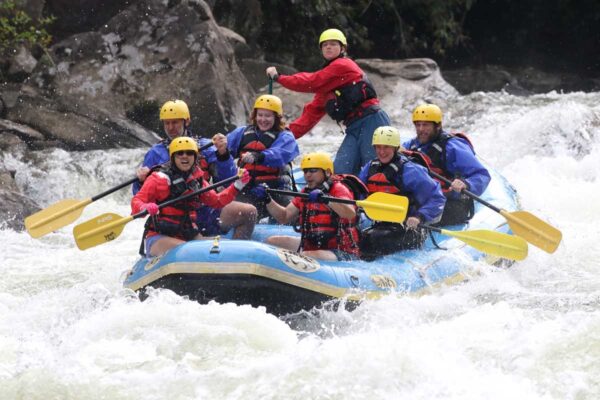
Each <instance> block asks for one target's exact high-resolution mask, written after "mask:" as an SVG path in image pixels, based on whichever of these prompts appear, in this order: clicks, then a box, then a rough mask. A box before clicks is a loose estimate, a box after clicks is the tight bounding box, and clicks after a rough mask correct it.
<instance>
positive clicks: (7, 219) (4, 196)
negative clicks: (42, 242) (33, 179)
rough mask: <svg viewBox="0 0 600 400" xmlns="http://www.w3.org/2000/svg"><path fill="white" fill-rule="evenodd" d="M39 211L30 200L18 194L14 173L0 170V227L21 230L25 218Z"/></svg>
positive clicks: (23, 226) (37, 206)
mask: <svg viewBox="0 0 600 400" xmlns="http://www.w3.org/2000/svg"><path fill="white" fill-rule="evenodd" d="M39 209H40V207H39V205H37V204H36V203H35V202H34V201H33V200H32V199H30V198H29V197H27V196H25V195H23V194H21V193H20V191H19V188H18V187H17V184H16V182H15V181H14V171H13V172H11V171H7V170H0V214H1V215H2V220H1V221H0V227H2V228H10V229H15V230H23V229H24V228H25V225H24V223H23V221H24V219H25V217H27V216H29V215H31V214H33V213H34V212H36V211H37V210H39Z"/></svg>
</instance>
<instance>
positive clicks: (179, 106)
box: [160, 100, 190, 121]
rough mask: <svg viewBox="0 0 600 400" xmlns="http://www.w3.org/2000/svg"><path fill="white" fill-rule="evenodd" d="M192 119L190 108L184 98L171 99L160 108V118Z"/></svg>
mask: <svg viewBox="0 0 600 400" xmlns="http://www.w3.org/2000/svg"><path fill="white" fill-rule="evenodd" d="M164 119H190V110H189V108H188V106H187V104H185V101H183V100H169V101H167V102H166V103H165V104H163V106H162V107H161V108H160V120H161V121H162V120H164Z"/></svg>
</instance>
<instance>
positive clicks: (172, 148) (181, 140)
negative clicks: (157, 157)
mask: <svg viewBox="0 0 600 400" xmlns="http://www.w3.org/2000/svg"><path fill="white" fill-rule="evenodd" d="M184 150H192V151H193V152H194V153H196V155H198V144H197V143H196V141H195V140H194V139H192V138H191V137H187V136H180V137H178V138H175V139H173V141H171V144H170V145H169V157H173V154H175V153H177V152H178V151H184Z"/></svg>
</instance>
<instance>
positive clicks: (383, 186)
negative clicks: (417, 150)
mask: <svg viewBox="0 0 600 400" xmlns="http://www.w3.org/2000/svg"><path fill="white" fill-rule="evenodd" d="M373 147H374V148H375V153H376V154H377V158H376V159H374V160H372V161H370V162H368V163H367V164H365V166H364V167H363V168H362V170H361V171H360V175H359V178H360V179H361V180H362V181H363V182H365V184H366V185H367V188H368V189H369V193H375V192H385V193H392V194H397V195H399V196H406V197H408V199H409V204H410V206H409V209H408V213H407V218H406V221H405V223H404V224H395V223H389V222H375V223H374V224H373V226H372V227H370V228H368V229H366V230H365V231H363V232H362V240H361V245H360V249H361V251H362V254H363V258H365V259H366V260H370V259H373V258H375V257H377V256H382V255H385V254H391V253H394V252H396V251H398V250H406V249H415V248H420V247H421V246H422V245H423V242H424V241H425V238H426V232H425V230H424V229H423V228H420V227H419V224H420V223H422V222H427V223H436V222H437V221H439V219H440V217H441V215H442V211H443V209H444V203H445V202H446V199H445V197H444V195H443V194H442V190H441V187H440V184H439V183H438V182H436V181H434V180H433V179H432V178H431V177H430V176H429V174H428V173H427V169H425V168H424V167H422V166H420V165H418V164H415V163H413V162H411V161H409V159H408V158H407V157H405V156H404V155H402V154H401V153H400V152H399V150H400V132H398V130H397V129H396V128H393V127H391V126H382V127H379V128H377V129H375V132H373Z"/></svg>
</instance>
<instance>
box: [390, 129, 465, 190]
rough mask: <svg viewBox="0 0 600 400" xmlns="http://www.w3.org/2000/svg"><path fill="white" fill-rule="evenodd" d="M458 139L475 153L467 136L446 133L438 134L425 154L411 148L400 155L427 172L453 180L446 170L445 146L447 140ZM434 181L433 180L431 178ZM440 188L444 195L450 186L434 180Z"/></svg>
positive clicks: (459, 133)
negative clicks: (464, 142) (463, 141)
mask: <svg viewBox="0 0 600 400" xmlns="http://www.w3.org/2000/svg"><path fill="white" fill-rule="evenodd" d="M455 137H459V138H461V139H464V140H465V141H466V142H467V143H468V144H469V146H471V148H472V149H473V151H475V149H474V147H473V143H471V140H470V139H469V137H468V136H467V135H465V134H464V133H462V132H453V133H446V132H440V134H439V135H438V137H437V138H436V139H435V140H434V141H433V143H431V145H430V146H429V148H428V149H427V151H426V152H424V153H423V152H420V151H418V150H416V147H414V148H411V150H403V151H402V153H403V154H404V155H406V156H407V157H410V160H411V161H413V162H416V163H417V164H419V165H422V166H423V167H425V168H427V169H428V170H429V171H432V172H435V173H436V174H439V175H442V176H443V177H444V178H446V179H449V180H453V179H454V178H456V176H454V174H452V173H450V172H449V171H448V170H447V169H446V145H447V144H448V140H450V139H452V138H455ZM433 179H435V178H433ZM435 180H436V181H438V182H439V183H440V185H441V186H442V191H443V192H444V193H447V192H450V191H451V189H450V185H448V184H447V183H446V182H443V181H440V180H439V179H435Z"/></svg>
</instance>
